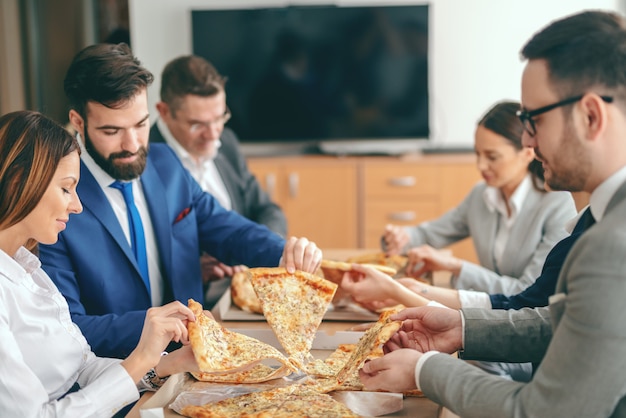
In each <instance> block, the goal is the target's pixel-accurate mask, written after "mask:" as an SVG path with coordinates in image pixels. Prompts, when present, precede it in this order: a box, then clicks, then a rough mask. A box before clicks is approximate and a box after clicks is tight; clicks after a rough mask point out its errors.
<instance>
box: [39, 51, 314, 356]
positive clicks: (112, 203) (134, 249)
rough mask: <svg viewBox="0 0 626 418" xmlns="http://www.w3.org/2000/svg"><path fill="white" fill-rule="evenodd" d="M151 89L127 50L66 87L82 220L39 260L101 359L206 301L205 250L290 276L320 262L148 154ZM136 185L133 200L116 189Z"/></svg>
mask: <svg viewBox="0 0 626 418" xmlns="http://www.w3.org/2000/svg"><path fill="white" fill-rule="evenodd" d="M151 81H152V74H151V73H150V72H149V71H148V70H146V69H144V68H143V67H141V64H140V63H139V61H138V60H137V59H136V58H135V57H133V55H132V53H131V51H130V49H129V48H128V46H127V45H125V44H119V45H111V44H99V45H92V46H89V47H87V48H85V49H83V50H82V51H81V52H79V53H78V55H77V56H76V57H75V58H74V60H73V61H72V63H71V65H70V68H69V69H68V71H67V75H66V77H65V91H66V94H67V96H68V98H69V99H70V106H71V110H70V113H69V118H70V122H71V124H72V125H73V127H74V128H75V129H76V131H77V132H78V135H79V136H80V140H79V142H81V144H82V145H83V146H84V148H83V150H82V154H81V181H80V183H79V185H78V194H79V196H80V198H81V200H82V204H83V208H84V210H83V213H82V214H81V215H80V216H77V217H75V218H73V220H72V223H71V224H70V225H68V227H67V229H66V230H65V231H63V232H62V233H61V234H60V236H59V240H58V242H57V243H56V244H54V245H42V246H41V247H40V259H41V262H42V266H43V268H44V270H45V271H46V272H47V273H48V274H49V276H50V277H51V279H52V280H53V281H54V283H55V284H56V286H57V287H58V288H59V290H60V291H61V292H62V293H63V295H64V296H65V298H66V300H67V302H68V305H69V308H70V312H71V314H72V320H73V321H74V322H75V323H76V324H77V325H78V326H79V327H80V328H81V331H82V333H83V334H84V336H85V337H86V338H87V341H88V342H89V344H90V345H91V347H92V349H93V351H94V352H96V353H97V354H98V355H101V356H108V357H125V356H127V355H128V354H129V353H130V351H131V350H132V348H133V347H135V346H136V345H137V342H138V341H139V336H140V333H141V328H142V326H143V323H144V318H145V315H146V310H147V309H148V308H150V307H152V306H158V305H161V304H163V303H165V302H169V301H172V300H179V301H181V302H183V303H185V304H186V303H187V300H188V299H189V298H193V299H195V300H198V301H201V300H203V291H202V280H201V274H200V264H199V262H198V257H199V255H200V253H201V251H205V252H208V253H211V254H214V255H215V256H216V257H219V259H220V260H224V261H225V262H227V263H229V264H231V265H236V264H246V265H249V266H277V265H278V264H279V263H280V262H281V260H282V263H283V264H284V265H285V267H286V268H287V269H288V270H292V271H293V270H294V269H296V268H297V269H302V270H306V271H309V272H313V271H315V270H316V269H317V267H318V265H319V264H320V262H321V252H320V251H319V249H318V248H317V247H316V246H315V244H313V243H310V242H308V240H306V239H305V238H301V239H297V238H293V237H292V238H290V239H289V240H287V241H285V239H284V238H282V237H281V236H279V235H277V234H275V233H273V232H271V231H270V230H269V229H267V228H266V227H265V226H262V225H259V224H257V223H254V222H251V221H250V220H248V219H246V218H244V217H243V216H241V215H239V214H237V213H236V212H234V211H230V210H226V209H225V208H223V207H222V206H221V205H220V204H219V202H218V201H217V200H216V199H215V198H213V196H212V195H210V194H208V193H206V192H204V191H203V190H202V189H201V188H200V186H199V185H198V183H197V182H196V181H195V180H194V179H193V178H192V177H191V175H190V174H189V172H188V171H187V170H185V168H184V167H183V166H182V165H181V164H180V161H179V160H178V158H177V157H176V155H175V154H174V153H173V152H172V150H171V149H170V148H169V147H168V146H166V145H165V144H153V145H151V146H150V150H149V152H148V133H149V128H150V126H149V122H148V115H149V113H148V99H147V87H148V85H149V84H150V83H151ZM118 182H121V183H122V185H120V184H119V183H118ZM128 185H131V187H132V188H131V194H130V197H129V196H128V195H124V194H123V192H122V193H120V190H118V189H117V186H121V187H123V186H128ZM127 197H128V200H126V199H127ZM127 201H128V202H129V203H128V204H127ZM131 202H132V203H131ZM137 224H140V225H141V226H142V228H141V232H140V230H139V228H137ZM139 236H143V237H144V238H145V243H144V245H143V246H142V245H139V244H138V243H139V242H140V240H139V239H138V237H139ZM142 250H143V251H142ZM142 253H143V256H141V254H142Z"/></svg>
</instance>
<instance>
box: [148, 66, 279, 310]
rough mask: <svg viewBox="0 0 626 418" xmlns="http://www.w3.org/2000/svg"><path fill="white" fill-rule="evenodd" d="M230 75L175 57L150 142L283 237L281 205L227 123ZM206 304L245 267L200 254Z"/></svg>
mask: <svg viewBox="0 0 626 418" xmlns="http://www.w3.org/2000/svg"><path fill="white" fill-rule="evenodd" d="M225 83H226V79H225V78H224V77H222V76H221V75H220V74H219V73H218V72H217V70H216V69H215V67H213V65H211V64H210V63H209V62H208V61H206V60H205V59H204V58H202V57H198V56H195V55H187V56H181V57H178V58H176V59H174V60H172V61H170V62H169V63H168V64H167V65H166V66H165V68H164V70H163V73H162V75H161V101H160V102H159V103H157V105H156V106H157V110H158V111H159V116H160V117H159V119H157V121H156V123H155V124H154V125H153V126H152V128H151V129H150V142H151V143H158V142H165V143H167V144H168V145H169V146H170V147H171V148H172V149H173V150H174V152H175V153H176V155H177V156H178V158H179V159H180V161H181V162H182V164H183V166H185V168H186V169H187V170H189V172H190V173H191V175H192V176H193V177H194V178H195V179H196V181H197V182H198V184H200V186H201V187H202V189H203V190H205V191H207V192H209V193H211V194H212V195H213V196H214V197H215V198H216V199H217V200H218V201H219V202H220V204H221V205H222V206H223V207H224V208H226V209H232V210H234V211H236V212H238V213H240V214H241V215H243V216H245V217H246V218H248V219H250V220H252V221H254V222H257V223H260V224H262V225H265V226H267V227H268V228H269V229H270V230H272V231H274V232H276V233H277V234H279V235H281V236H285V235H286V234H287V221H286V218H285V215H284V214H283V212H282V210H281V209H280V207H279V206H278V205H276V204H275V203H274V202H272V200H271V199H270V197H269V196H268V195H267V193H265V192H264V191H263V189H262V188H261V186H260V185H259V183H258V181H257V180H256V178H255V177H254V175H253V174H252V173H250V171H249V170H248V166H247V164H246V160H245V158H244V156H243V155H242V154H241V152H240V151H239V141H238V140H237V136H236V135H235V133H234V132H233V131H232V130H231V129H229V128H227V127H225V126H224V125H225V124H226V122H228V120H229V119H230V117H231V113H230V110H229V109H228V106H227V105H226V92H225V89H224V87H225ZM201 264H202V275H203V280H204V282H205V285H207V286H208V285H209V284H210V289H209V294H208V296H207V301H206V303H205V306H210V305H211V304H213V303H214V302H215V301H216V300H217V298H219V296H220V295H221V294H222V293H223V290H224V288H225V287H226V286H227V285H228V281H221V282H217V281H216V280H219V279H222V278H225V277H231V276H232V275H233V274H234V273H235V272H237V271H239V270H240V269H241V268H242V266H228V265H226V264H224V263H222V262H220V261H219V260H217V259H216V258H214V257H212V256H211V255H208V254H204V255H203V256H202V257H201Z"/></svg>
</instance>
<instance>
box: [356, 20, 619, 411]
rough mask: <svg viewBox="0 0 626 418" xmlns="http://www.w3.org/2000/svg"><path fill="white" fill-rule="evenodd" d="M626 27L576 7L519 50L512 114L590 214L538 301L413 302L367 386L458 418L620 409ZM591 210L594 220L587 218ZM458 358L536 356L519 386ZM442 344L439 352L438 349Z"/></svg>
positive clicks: (369, 367)
mask: <svg viewBox="0 0 626 418" xmlns="http://www.w3.org/2000/svg"><path fill="white" fill-rule="evenodd" d="M625 28H626V24H625V21H624V19H623V18H622V17H621V16H618V15H616V14H612V13H606V12H597V11H594V12H583V13H580V14H577V15H573V16H570V17H567V18H564V19H562V20H559V21H556V22H553V23H551V24H550V25H549V26H548V27H546V28H545V29H543V30H542V31H540V32H538V33H537V34H536V35H534V36H533V38H532V39H531V40H530V41H529V42H528V43H527V44H526V45H525V46H524V48H523V49H522V56H523V57H524V58H525V59H527V60H528V62H527V64H526V67H525V69H524V73H523V76H522V103H523V108H522V109H521V110H520V112H519V118H520V120H521V121H522V123H523V124H524V127H525V129H526V132H525V134H524V142H525V145H527V146H531V147H533V148H534V149H535V153H536V155H537V157H538V159H539V160H540V161H542V163H543V167H544V169H545V177H546V181H547V183H548V184H549V185H550V187H551V188H552V189H555V190H570V191H588V192H590V193H591V197H590V211H591V215H593V217H590V216H589V217H588V218H590V219H592V222H590V223H589V224H588V226H587V229H586V231H585V232H584V234H583V235H582V236H581V238H579V240H578V242H577V243H576V244H575V245H574V246H573V247H572V250H571V251H570V253H569V255H568V257H567V258H566V260H565V263H564V265H563V268H562V270H561V274H560V276H559V279H558V282H557V286H556V293H555V295H553V296H552V297H551V298H550V305H549V307H548V308H538V309H534V310H531V309H524V310H521V311H485V310H479V309H478V310H477V309H463V310H462V311H454V310H445V309H441V308H413V309H407V310H405V311H404V312H402V313H400V314H398V315H396V316H395V317H392V318H393V319H398V320H404V323H403V326H402V329H401V331H400V332H398V333H397V334H396V335H395V336H394V337H392V339H391V340H390V342H388V343H387V345H386V349H387V351H390V352H389V353H388V354H386V355H385V356H384V357H383V358H381V359H377V360H372V361H370V362H368V363H366V364H365V366H364V367H363V369H362V370H361V373H360V376H361V380H362V382H363V383H364V384H365V386H366V387H367V388H369V389H375V388H378V389H386V390H392V391H397V390H405V389H410V388H415V387H416V386H417V387H419V388H420V389H421V390H422V391H423V392H424V394H425V395H426V396H428V397H429V398H430V399H432V400H434V401H435V402H438V403H440V404H442V405H444V406H446V407H447V408H449V409H451V410H452V411H454V412H455V413H457V414H459V415H461V416H463V417H464V418H466V417H504V416H515V417H556V416H564V417H573V416H576V417H609V416H611V417H618V416H619V417H624V416H626V378H624V370H626V325H625V324H626V308H625V302H624V301H625V300H626V258H625V255H626V217H625V216H624V214H625V213H626V29H625ZM594 218H595V224H593V219H594ZM457 350H458V351H459V352H460V354H461V356H462V357H463V358H465V359H478V360H491V361H509V362H527V361H532V362H541V365H540V366H539V368H538V369H537V370H536V373H535V375H534V377H533V379H532V380H531V381H530V382H529V383H520V382H512V381H505V380H503V379H501V378H499V377H494V376H490V375H488V374H486V373H484V372H482V371H480V370H479V369H477V368H475V367H473V366H471V365H469V364H467V363H465V362H462V361H459V360H458V359H455V358H453V357H451V356H449V355H447V354H443V353H452V352H454V351H457ZM442 352H443V353H442Z"/></svg>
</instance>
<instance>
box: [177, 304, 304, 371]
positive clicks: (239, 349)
mask: <svg viewBox="0 0 626 418" xmlns="http://www.w3.org/2000/svg"><path fill="white" fill-rule="evenodd" d="M189 308H190V309H191V310H192V312H193V313H194V315H195V316H196V321H195V322H189V323H188V324H187V329H188V331H189V342H190V343H191V349H192V351H193V354H194V357H195V358H196V361H197V363H198V367H199V368H200V370H201V371H202V372H205V373H214V374H215V373H217V374H224V373H226V372H235V371H246V370H248V369H251V368H252V367H254V366H255V365H257V364H259V363H260V362H261V361H263V360H266V359H273V360H276V361H278V362H279V363H281V364H283V365H285V366H286V367H288V368H290V369H292V370H293V371H295V368H294V367H293V366H291V363H290V362H289V361H288V360H287V359H286V358H285V356H284V355H283V354H282V353H281V352H280V351H278V350H277V349H276V348H274V347H272V346H271V345H269V344H266V343H264V342H261V341H259V340H257V339H255V338H252V337H248V336H247V335H243V334H239V333H236V332H232V331H229V330H227V329H226V328H224V327H222V326H221V325H220V324H218V323H217V322H216V321H215V320H214V319H213V318H210V317H208V316H206V315H205V314H204V312H203V310H202V305H200V304H199V303H198V302H196V301H194V300H193V299H189Z"/></svg>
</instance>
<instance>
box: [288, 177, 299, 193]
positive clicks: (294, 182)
mask: <svg viewBox="0 0 626 418" xmlns="http://www.w3.org/2000/svg"><path fill="white" fill-rule="evenodd" d="M299 188H300V176H298V173H291V174H289V195H290V196H291V197H292V198H296V197H298V189H299Z"/></svg>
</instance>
